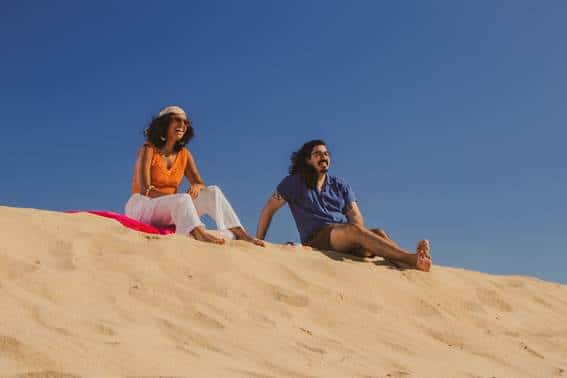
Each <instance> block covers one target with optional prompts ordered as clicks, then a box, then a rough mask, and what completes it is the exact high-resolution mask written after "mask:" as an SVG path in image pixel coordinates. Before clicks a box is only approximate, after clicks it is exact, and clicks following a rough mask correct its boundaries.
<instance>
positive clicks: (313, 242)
mask: <svg viewBox="0 0 567 378" xmlns="http://www.w3.org/2000/svg"><path fill="white" fill-rule="evenodd" d="M336 226H339V225H338V224H328V225H326V226H325V227H323V228H322V229H320V230H319V231H317V232H315V233H314V234H313V235H311V237H310V238H309V239H308V240H307V242H305V244H306V245H308V246H310V247H312V248H315V249H320V250H322V251H328V250H330V249H331V230H332V229H333V228H334V227H336Z"/></svg>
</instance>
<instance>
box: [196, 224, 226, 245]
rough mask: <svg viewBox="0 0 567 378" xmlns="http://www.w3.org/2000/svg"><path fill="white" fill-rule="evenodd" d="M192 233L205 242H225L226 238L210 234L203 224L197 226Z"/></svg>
mask: <svg viewBox="0 0 567 378" xmlns="http://www.w3.org/2000/svg"><path fill="white" fill-rule="evenodd" d="M191 235H192V236H193V237H194V238H195V239H197V240H199V241H202V242H205V243H213V244H224V239H222V238H217V237H216V236H214V235H211V234H209V233H208V232H206V231H205V229H204V228H203V227H202V226H199V227H195V228H194V229H193V231H191Z"/></svg>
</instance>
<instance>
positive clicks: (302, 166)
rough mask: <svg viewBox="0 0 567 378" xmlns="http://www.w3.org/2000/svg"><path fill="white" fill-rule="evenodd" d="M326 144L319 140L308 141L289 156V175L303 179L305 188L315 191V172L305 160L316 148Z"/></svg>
mask: <svg viewBox="0 0 567 378" xmlns="http://www.w3.org/2000/svg"><path fill="white" fill-rule="evenodd" d="M326 145H327V143H325V141H323V140H321V139H314V140H310V141H309V142H307V143H305V144H304V145H303V146H301V148H300V149H299V150H297V151H295V152H293V153H292V154H291V157H290V160H291V165H290V166H289V174H290V175H295V174H298V175H299V176H301V178H303V181H305V184H306V185H307V187H309V188H311V189H315V187H316V186H317V171H316V170H315V168H313V167H312V166H311V165H309V164H307V160H308V159H309V158H310V157H311V152H312V151H313V148H315V147H316V146H326Z"/></svg>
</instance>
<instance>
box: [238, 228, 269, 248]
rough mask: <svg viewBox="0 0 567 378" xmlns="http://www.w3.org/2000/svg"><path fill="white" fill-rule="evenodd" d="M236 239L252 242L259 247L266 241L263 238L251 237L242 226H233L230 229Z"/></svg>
mask: <svg viewBox="0 0 567 378" xmlns="http://www.w3.org/2000/svg"><path fill="white" fill-rule="evenodd" d="M230 231H232V233H233V234H234V236H235V237H236V239H237V240H244V241H246V242H248V243H252V244H254V245H257V246H259V247H265V246H266V243H265V242H264V241H263V240H260V239H256V238H253V237H252V236H250V235H248V232H246V230H245V229H244V228H242V227H233V228H231V229H230Z"/></svg>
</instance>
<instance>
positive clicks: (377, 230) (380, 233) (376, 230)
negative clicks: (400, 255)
mask: <svg viewBox="0 0 567 378" xmlns="http://www.w3.org/2000/svg"><path fill="white" fill-rule="evenodd" d="M370 231H372V232H373V233H375V234H376V235H378V236H381V237H383V238H384V239H390V237H389V236H388V234H387V233H386V231H384V230H383V229H381V228H372V229H371V230H370Z"/></svg>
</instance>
